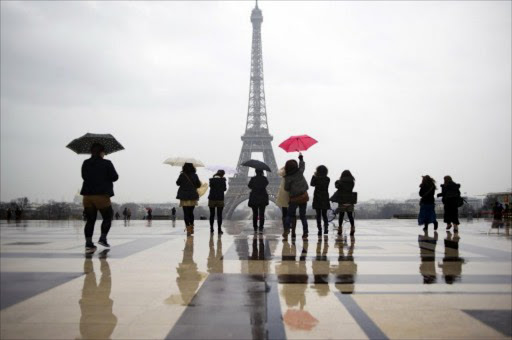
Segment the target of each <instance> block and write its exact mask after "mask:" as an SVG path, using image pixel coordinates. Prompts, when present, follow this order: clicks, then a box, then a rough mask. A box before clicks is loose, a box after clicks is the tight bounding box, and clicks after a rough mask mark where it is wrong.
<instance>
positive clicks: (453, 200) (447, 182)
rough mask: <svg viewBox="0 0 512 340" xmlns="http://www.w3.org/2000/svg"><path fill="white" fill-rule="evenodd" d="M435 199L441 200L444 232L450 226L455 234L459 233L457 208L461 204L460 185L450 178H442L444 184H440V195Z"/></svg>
mask: <svg viewBox="0 0 512 340" xmlns="http://www.w3.org/2000/svg"><path fill="white" fill-rule="evenodd" d="M437 197H442V198H443V205H444V222H445V223H446V230H450V228H451V227H452V224H453V226H454V228H453V230H454V231H455V232H458V231H459V224H460V222H459V206H461V205H462V204H460V203H461V201H462V197H461V196H460V184H458V183H455V182H454V181H453V179H452V177H451V176H444V184H441V193H439V194H437Z"/></svg>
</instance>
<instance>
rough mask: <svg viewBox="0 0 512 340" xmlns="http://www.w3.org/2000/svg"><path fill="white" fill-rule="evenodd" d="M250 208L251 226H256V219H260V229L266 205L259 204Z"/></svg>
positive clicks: (263, 222)
mask: <svg viewBox="0 0 512 340" xmlns="http://www.w3.org/2000/svg"><path fill="white" fill-rule="evenodd" d="M251 208H252V227H253V228H254V229H257V228H258V220H259V221H260V229H263V225H264V224H265V208H266V206H264V205H261V206H258V207H251Z"/></svg>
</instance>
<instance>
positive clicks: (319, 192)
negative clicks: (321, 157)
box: [310, 165, 331, 236]
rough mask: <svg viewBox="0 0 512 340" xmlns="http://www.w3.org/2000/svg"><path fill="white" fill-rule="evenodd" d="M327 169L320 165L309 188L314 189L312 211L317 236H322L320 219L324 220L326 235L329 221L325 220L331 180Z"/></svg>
mask: <svg viewBox="0 0 512 340" xmlns="http://www.w3.org/2000/svg"><path fill="white" fill-rule="evenodd" d="M327 172H328V170H327V167H326V166H325V165H320V166H318V167H317V168H316V172H315V174H314V175H313V177H312V178H311V182H310V184H311V186H312V187H315V192H314V194H313V209H315V211H316V224H317V228H318V236H322V218H323V220H324V234H328V233H329V231H328V228H329V221H328V219H327V210H328V209H330V208H331V204H330V203H329V182H330V181H331V179H330V178H329V177H328V176H327Z"/></svg>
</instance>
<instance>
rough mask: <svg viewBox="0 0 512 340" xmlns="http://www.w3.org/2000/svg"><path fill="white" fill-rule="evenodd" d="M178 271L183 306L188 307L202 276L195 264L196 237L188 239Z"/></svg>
mask: <svg viewBox="0 0 512 340" xmlns="http://www.w3.org/2000/svg"><path fill="white" fill-rule="evenodd" d="M176 271H177V272H178V277H177V278H176V283H177V284H178V289H179V290H180V293H181V299H182V304H183V305H188V304H189V303H190V301H191V300H192V298H193V297H194V295H195V293H196V291H197V288H198V287H199V282H201V274H200V273H199V271H198V270H197V264H196V263H195V262H194V236H188V237H187V239H186V241H185V248H184V249H183V259H182V261H181V263H180V264H179V266H178V268H176Z"/></svg>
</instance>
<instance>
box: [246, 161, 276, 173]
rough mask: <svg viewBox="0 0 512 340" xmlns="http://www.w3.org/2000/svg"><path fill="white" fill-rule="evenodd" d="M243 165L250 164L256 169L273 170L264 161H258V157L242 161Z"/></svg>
mask: <svg viewBox="0 0 512 340" xmlns="http://www.w3.org/2000/svg"><path fill="white" fill-rule="evenodd" d="M242 165H243V166H248V167H251V168H254V169H256V170H265V171H269V172H270V171H271V170H270V168H269V166H268V165H267V164H265V163H263V162H262V161H258V160H256V159H249V160H248V161H245V162H243V163H242Z"/></svg>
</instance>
